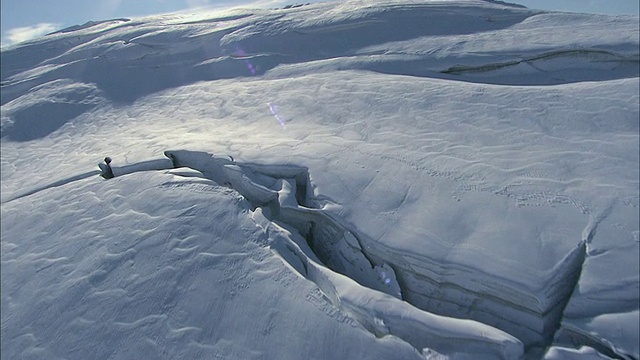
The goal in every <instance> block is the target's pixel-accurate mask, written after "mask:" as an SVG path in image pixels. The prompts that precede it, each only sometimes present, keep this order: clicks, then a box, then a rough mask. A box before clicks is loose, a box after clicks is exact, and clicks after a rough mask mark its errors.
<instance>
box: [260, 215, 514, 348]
mask: <svg viewBox="0 0 640 360" xmlns="http://www.w3.org/2000/svg"><path fill="white" fill-rule="evenodd" d="M253 217H254V219H255V221H256V224H258V225H259V226H260V227H261V228H262V229H263V230H264V231H265V232H266V233H267V234H268V235H269V236H270V237H271V238H272V239H273V242H272V244H271V249H272V251H274V252H275V253H276V254H278V255H279V257H280V258H281V259H282V260H283V261H284V262H285V263H287V264H289V265H290V266H291V267H292V268H294V269H295V270H296V271H297V272H298V273H300V274H301V275H302V276H303V277H305V278H306V279H308V280H310V281H312V282H313V283H315V284H316V285H317V286H318V287H319V288H320V290H322V292H323V293H324V294H325V295H326V297H327V299H329V301H330V302H331V304H332V305H333V306H335V307H338V308H340V309H341V310H343V311H345V312H346V313H348V314H349V315H350V316H351V317H353V318H354V319H355V320H357V321H358V323H360V324H361V325H362V326H363V327H364V328H365V329H367V330H368V331H370V332H371V333H373V334H374V335H376V336H378V337H382V336H386V335H393V336H396V337H398V338H400V339H402V340H403V341H406V342H407V343H409V344H411V345H412V346H413V347H414V348H416V349H417V350H418V351H419V352H421V351H422V350H423V349H425V348H429V349H433V350H435V351H437V352H438V353H441V354H444V355H454V354H460V353H461V352H462V351H461V350H462V349H463V351H464V352H465V353H468V354H474V356H475V357H476V358H497V359H516V358H519V357H521V356H522V355H523V353H524V345H523V344H522V342H521V341H520V340H518V339H517V338H515V337H513V336H511V335H509V334H507V333H505V332H503V331H501V330H498V329H496V328H494V327H491V326H489V325H486V324H482V323H479V322H476V321H473V320H461V319H454V318H448V317H445V316H439V315H435V314H432V313H429V312H426V311H423V310H420V309H417V308H416V307H414V306H412V305H411V304H409V303H406V302H404V301H402V300H400V299H397V298H395V297H393V296H391V295H388V294H385V293H382V292H379V291H375V290H372V289H370V288H367V287H364V286H362V285H360V284H358V283H357V282H356V281H354V280H353V279H351V278H349V277H347V276H345V275H341V274H339V273H336V272H334V271H331V270H329V269H328V268H326V267H324V266H322V265H320V264H319V263H318V262H317V260H314V259H312V258H313V257H315V256H314V255H313V252H312V251H311V250H310V249H309V248H308V246H306V241H305V239H304V238H302V236H301V235H300V234H298V233H297V231H295V230H292V231H289V230H287V229H286V228H285V227H283V226H281V225H280V224H278V223H276V222H273V221H271V220H269V219H267V218H266V217H265V216H264V215H263V213H262V209H261V208H257V209H256V210H255V211H254V213H253ZM285 226H286V225H285ZM303 248H306V251H305V250H303Z"/></svg>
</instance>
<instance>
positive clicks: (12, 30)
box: [0, 0, 639, 46]
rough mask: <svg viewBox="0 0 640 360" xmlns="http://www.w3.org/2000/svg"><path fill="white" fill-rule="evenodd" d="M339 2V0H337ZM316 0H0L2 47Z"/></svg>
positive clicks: (605, 7) (610, 9)
mask: <svg viewBox="0 0 640 360" xmlns="http://www.w3.org/2000/svg"><path fill="white" fill-rule="evenodd" d="M338 1H340V0H338ZM307 2H320V0H302V1H296V0H257V1H256V0H93V1H87V0H56V1H51V0H1V1H0V5H1V9H0V10H1V11H0V15H1V23H0V25H1V34H2V46H6V45H11V44H13V43H17V42H20V41H24V40H28V39H31V38H35V37H38V36H41V35H44V34H46V33H49V32H52V31H55V30H59V29H62V28H65V27H68V26H71V25H79V24H83V23H85V22H87V21H91V20H105V19H112V18H120V17H128V18H131V17H136V16H144V15H151V14H161V13H167V12H176V11H181V10H187V9H190V8H197V7H221V8H224V7H233V6H242V5H249V4H251V5H253V6H258V7H267V8H268V7H278V6H283V5H286V4H294V3H307ZM511 2H516V3H519V4H522V5H525V6H527V7H529V8H536V9H547V10H562V11H576V12H589V13H603V14H636V15H637V14H638V11H639V10H638V7H639V5H638V4H639V1H638V0H512V1H511Z"/></svg>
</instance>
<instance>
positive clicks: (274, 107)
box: [267, 102, 285, 127]
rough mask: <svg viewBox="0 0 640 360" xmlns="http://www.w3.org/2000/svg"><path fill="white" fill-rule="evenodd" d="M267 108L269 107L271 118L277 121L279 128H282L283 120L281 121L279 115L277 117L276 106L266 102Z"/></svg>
mask: <svg viewBox="0 0 640 360" xmlns="http://www.w3.org/2000/svg"><path fill="white" fill-rule="evenodd" d="M267 106H268V107H269V111H271V114H272V115H273V117H275V118H276V120H278V123H280V126H282V127H284V124H285V122H284V119H282V118H281V117H280V115H278V105H276V104H272V103H270V102H268V103H267Z"/></svg>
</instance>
